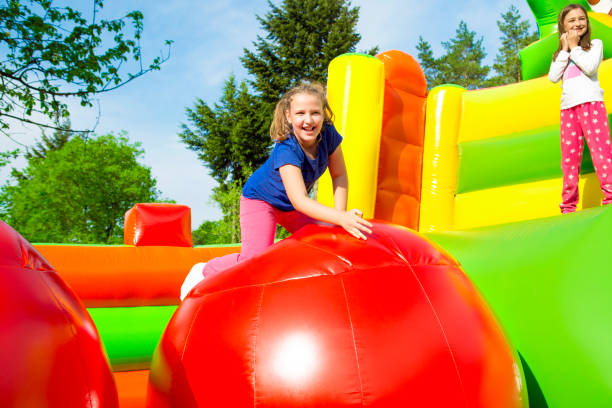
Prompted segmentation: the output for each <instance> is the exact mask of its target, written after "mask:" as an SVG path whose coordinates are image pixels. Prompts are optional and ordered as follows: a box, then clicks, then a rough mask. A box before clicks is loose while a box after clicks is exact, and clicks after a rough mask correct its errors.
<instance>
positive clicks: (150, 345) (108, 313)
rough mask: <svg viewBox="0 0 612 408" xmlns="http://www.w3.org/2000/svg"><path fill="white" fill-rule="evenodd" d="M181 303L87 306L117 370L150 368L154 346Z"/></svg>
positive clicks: (113, 366)
mask: <svg viewBox="0 0 612 408" xmlns="http://www.w3.org/2000/svg"><path fill="white" fill-rule="evenodd" d="M176 308H177V306H139V307H104V308H90V309H87V311H88V312H89V314H90V315H91V318H92V319H93V321H94V323H95V325H96V327H97V328H98V332H99V333H100V337H101V338H102V343H103V344H104V347H105V349H106V352H107V354H108V358H109V359H110V363H111V366H112V369H113V371H129V370H141V369H148V368H149V365H150V362H151V356H152V355H153V350H155V347H156V346H157V342H158V341H159V339H160V338H161V335H162V333H163V332H164V330H165V329H166V326H167V325H168V322H169V321H170V318H171V317H172V314H173V313H174V311H175V310H176Z"/></svg>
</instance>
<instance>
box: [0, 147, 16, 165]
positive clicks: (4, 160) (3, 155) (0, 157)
mask: <svg viewBox="0 0 612 408" xmlns="http://www.w3.org/2000/svg"><path fill="white" fill-rule="evenodd" d="M17 156H19V149H16V150H11V151H8V152H0V168H2V167H4V166H6V165H7V164H9V163H10V162H11V160H13V159H16V158H17Z"/></svg>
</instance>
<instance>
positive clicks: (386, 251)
mask: <svg viewBox="0 0 612 408" xmlns="http://www.w3.org/2000/svg"><path fill="white" fill-rule="evenodd" d="M513 356H514V354H513V350H512V349H511V348H510V347H509V345H508V343H507V342H506V340H505V339H504V336H503V334H502V331H501V330H500V328H499V326H498V325H497V323H496V321H495V320H494V318H493V316H492V314H491V312H490V311H489V309H488V308H487V306H486V305H485V304H484V303H483V301H482V299H481V297H480V296H479V294H478V293H477V292H476V290H475V289H474V287H473V286H472V284H471V283H470V282H469V281H468V279H467V278H466V276H465V275H464V273H463V272H462V271H461V268H460V266H459V265H458V264H457V262H456V261H455V260H453V259H452V258H451V257H450V256H449V255H447V254H445V253H443V252H442V251H441V250H440V249H439V248H436V247H434V245H433V244H431V243H430V242H428V241H427V240H425V239H424V238H423V237H421V236H420V235H418V234H417V233H416V232H413V231H411V230H408V229H404V228H399V227H395V226H392V225H388V224H382V223H378V222H375V223H374V232H373V234H372V235H371V236H370V237H369V238H368V239H367V240H366V241H362V240H357V239H355V238H353V237H351V236H349V235H348V234H347V233H345V232H344V230H342V229H341V228H338V227H327V226H319V225H310V226H307V227H305V228H303V229H301V230H300V231H298V232H297V233H296V234H294V235H293V236H292V237H291V238H288V239H285V240H283V241H281V242H279V243H277V244H276V245H274V246H273V247H271V248H270V249H269V250H268V251H266V252H264V253H263V254H262V255H260V256H258V257H256V258H253V259H250V260H248V261H245V262H243V263H241V264H239V265H237V266H235V267H233V268H231V269H228V270H227V271H225V272H224V273H221V274H218V275H216V276H213V277H211V278H209V279H205V280H204V281H202V282H201V283H199V284H198V285H197V286H196V287H195V288H194V290H193V291H192V292H191V293H190V295H189V296H188V297H187V298H186V299H185V301H184V302H183V303H182V304H181V305H180V306H179V308H178V309H177V311H176V313H175V314H174V316H173V318H172V320H171V321H170V323H169V325H168V327H167V328H166V331H165V332H164V334H163V336H162V339H161V341H160V344H159V345H158V348H157V349H156V351H155V354H154V357H153V362H152V369H151V373H150V379H149V390H148V395H147V406H148V407H149V408H161V407H164V408H168V407H177V408H178V407H181V408H190V407H249V406H256V407H259V408H264V407H386V408H389V407H444V408H448V407H455V408H456V407H464V408H467V407H470V408H478V407H482V408H485V407H486V408H490V407H496V408H516V407H521V406H523V404H525V406H527V401H526V398H525V394H524V391H523V387H522V380H521V378H522V377H521V371H520V368H519V366H518V363H517V362H516V361H515V359H514V357H513Z"/></svg>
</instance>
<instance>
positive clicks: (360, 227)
mask: <svg viewBox="0 0 612 408" xmlns="http://www.w3.org/2000/svg"><path fill="white" fill-rule="evenodd" d="M340 226H341V227H342V228H344V229H345V230H346V232H348V233H349V234H351V235H352V236H354V237H355V238H358V239H367V238H366V236H365V234H364V233H366V234H371V233H372V230H371V229H370V228H372V223H370V222H368V221H366V220H364V219H363V213H362V212H361V210H358V209H356V208H353V209H352V210H348V211H345V212H344V213H343V214H342V219H341V220H340Z"/></svg>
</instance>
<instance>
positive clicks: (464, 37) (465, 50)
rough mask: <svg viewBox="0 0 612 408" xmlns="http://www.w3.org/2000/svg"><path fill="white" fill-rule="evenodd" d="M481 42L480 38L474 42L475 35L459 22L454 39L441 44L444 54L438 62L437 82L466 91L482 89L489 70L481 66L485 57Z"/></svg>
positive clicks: (463, 23) (462, 22)
mask: <svg viewBox="0 0 612 408" xmlns="http://www.w3.org/2000/svg"><path fill="white" fill-rule="evenodd" d="M482 40H483V38H482V37H480V39H479V40H476V33H475V32H474V31H470V30H469V29H468V27H467V24H466V23H465V22H464V21H461V22H460V23H459V28H457V31H456V36H455V38H452V39H450V40H449V41H447V42H442V46H443V47H444V49H445V50H446V54H445V55H444V56H443V57H442V58H441V59H440V60H439V68H438V69H439V71H440V72H439V81H441V83H447V84H449V83H451V84H457V85H461V86H463V87H464V88H467V89H475V88H480V87H482V86H483V85H484V84H485V79H486V77H487V75H488V74H489V70H490V68H489V67H488V66H482V60H483V59H484V57H486V55H487V54H486V52H485V51H484V48H483V46H482Z"/></svg>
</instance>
